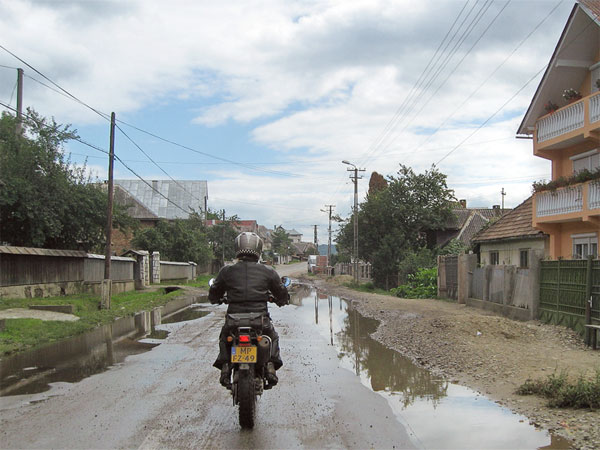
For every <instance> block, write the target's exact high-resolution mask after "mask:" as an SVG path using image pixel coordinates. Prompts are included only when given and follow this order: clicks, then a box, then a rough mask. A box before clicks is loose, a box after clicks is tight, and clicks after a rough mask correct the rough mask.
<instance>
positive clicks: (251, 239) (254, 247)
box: [235, 232, 263, 258]
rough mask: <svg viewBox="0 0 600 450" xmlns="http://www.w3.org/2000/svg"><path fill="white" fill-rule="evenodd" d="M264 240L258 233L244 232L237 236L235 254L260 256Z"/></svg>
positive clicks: (238, 255)
mask: <svg viewBox="0 0 600 450" xmlns="http://www.w3.org/2000/svg"><path fill="white" fill-rule="evenodd" d="M262 247H263V242H262V239H261V238H260V237H259V236H258V234H256V233H249V232H244V233H240V234H238V236H237V237H236V238H235V256H236V258H239V257H241V256H255V257H256V258H260V254H261V252H262Z"/></svg>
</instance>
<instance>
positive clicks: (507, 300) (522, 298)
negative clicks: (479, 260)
mask: <svg viewBox="0 0 600 450" xmlns="http://www.w3.org/2000/svg"><path fill="white" fill-rule="evenodd" d="M468 256H470V255H461V257H459V268H460V267H461V265H462V266H463V267H465V266H466V270H460V269H459V292H463V293H465V294H464V297H463V298H464V301H465V303H466V304H467V305H469V306H475V307H479V308H482V309H486V310H490V311H494V312H496V313H498V314H502V315H504V316H507V317H510V318H513V319H518V320H532V319H536V318H537V317H538V308H539V293H540V261H541V259H542V256H543V253H542V251H541V250H537V251H534V252H532V253H531V254H530V261H529V268H528V269H519V268H517V267H516V266H513V265H496V266H490V265H488V266H484V267H474V261H473V260H472V259H471V260H468V258H467V257H468Z"/></svg>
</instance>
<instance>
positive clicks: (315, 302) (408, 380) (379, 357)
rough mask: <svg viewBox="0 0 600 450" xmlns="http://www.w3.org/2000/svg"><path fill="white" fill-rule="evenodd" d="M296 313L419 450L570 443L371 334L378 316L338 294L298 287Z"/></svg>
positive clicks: (563, 445) (294, 300) (551, 446)
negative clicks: (385, 407) (377, 399)
mask: <svg viewBox="0 0 600 450" xmlns="http://www.w3.org/2000/svg"><path fill="white" fill-rule="evenodd" d="M292 304H295V305H297V306H299V308H298V309H297V312H298V316H299V317H301V318H302V320H304V321H305V322H307V323H310V324H312V326H315V327H317V328H318V330H319V333H320V334H321V335H323V336H324V337H325V338H326V339H327V342H328V343H329V345H332V346H334V347H335V349H336V350H337V352H338V358H339V360H340V365H341V366H342V367H344V368H346V369H348V370H350V371H352V372H353V373H355V374H356V376H358V377H360V380H361V382H362V384H363V385H365V386H366V387H368V388H369V389H371V390H372V391H374V392H376V393H378V394H380V395H381V396H383V397H384V398H385V399H386V400H387V402H388V404H389V405H390V407H391V409H392V410H393V411H394V414H395V415H396V417H397V418H398V420H399V421H400V422H401V423H402V424H403V425H405V426H406V428H407V431H408V432H409V433H410V434H411V437H412V439H413V441H414V443H415V445H416V446H417V447H420V448H462V449H467V448H473V449H484V448H489V449H492V448H493V449H497V448H510V449H513V448H520V449H524V448H531V449H536V448H538V449H542V448H543V449H564V448H571V446H570V444H569V442H568V441H567V440H565V439H563V438H561V437H560V436H554V435H552V434H551V433H549V432H548V431H545V430H540V429H537V428H535V427H534V426H532V425H530V424H529V423H528V420H527V418H526V417H524V416H521V415H518V414H515V413H513V412H512V411H510V410H509V409H507V408H504V407H502V406H500V405H498V404H496V403H494V402H492V401H490V400H489V399H487V398H486V397H484V396H482V395H480V394H478V393H477V392H475V391H473V390H471V389H468V388H466V387H463V386H460V385H457V384H454V383H450V382H449V381H448V380H445V379H443V378H441V377H439V376H436V375H434V374H432V373H431V372H429V371H428V370H425V369H422V368H420V367H418V366H416V365H415V364H413V363H412V361H411V360H410V359H408V358H405V357H403V356H401V355H400V354H399V353H397V352H395V351H394V350H390V349H388V348H386V347H384V346H383V345H381V344H380V343H379V342H377V341H375V340H374V339H372V338H370V337H369V336H370V334H372V333H373V332H375V330H376V329H377V326H378V321H377V320H374V319H369V318H366V317H363V316H362V315H360V314H359V313H358V311H356V310H354V309H352V308H351V307H350V306H349V304H348V303H347V302H346V301H345V300H343V299H340V298H339V297H335V296H328V295H326V294H322V293H319V292H317V291H316V290H314V289H310V288H308V287H301V288H300V290H298V291H297V292H296V293H295V294H294V295H293V297H292Z"/></svg>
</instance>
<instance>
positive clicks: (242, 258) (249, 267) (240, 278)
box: [208, 232, 289, 388]
mask: <svg viewBox="0 0 600 450" xmlns="http://www.w3.org/2000/svg"><path fill="white" fill-rule="evenodd" d="M262 246H263V243H262V240H261V239H260V237H259V236H258V235H257V234H256V233H249V232H244V233H240V234H239V235H238V236H237V237H236V238H235V253H236V258H237V259H238V262H237V263H235V264H233V265H229V266H224V267H223V268H222V269H221V270H220V271H219V274H218V275H217V277H216V279H215V281H214V282H213V284H212V286H211V287H210V290H209V292H208V299H209V301H210V302H211V303H213V304H216V303H220V302H221V301H222V298H223V295H224V294H225V293H227V303H228V304H229V306H228V308H227V313H247V312H264V313H265V314H266V315H267V317H268V325H267V326H266V327H264V328H263V334H265V335H267V336H269V337H270V338H271V341H272V350H271V360H270V361H269V362H268V363H267V366H266V368H267V374H266V377H267V381H268V383H269V384H270V385H271V386H274V385H275V384H277V382H278V378H277V374H276V371H277V370H278V369H279V368H280V367H281V366H282V365H283V362H282V361H281V356H280V354H279V336H278V335H277V333H276V332H275V328H274V327H273V322H272V321H271V318H270V316H269V312H268V308H267V302H268V300H269V294H271V295H272V296H273V298H274V300H275V303H276V304H277V306H283V305H287V304H288V303H289V294H288V291H287V288H286V287H285V286H284V285H283V284H282V282H281V279H280V278H279V275H278V274H277V272H276V271H275V270H274V269H273V268H272V267H269V266H265V265H263V264H259V262H258V261H259V259H260V254H261V252H262ZM229 335H230V330H229V327H228V326H227V321H225V324H224V325H223V328H222V329H221V334H220V335H219V356H218V357H217V360H216V361H215V363H214V364H213V366H214V367H216V368H218V369H220V370H221V377H220V382H221V384H222V385H223V386H225V387H227V388H230V387H231V371H232V368H233V367H232V364H231V362H230V355H229V348H228V345H227V336H229Z"/></svg>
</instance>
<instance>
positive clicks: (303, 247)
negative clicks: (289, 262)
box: [292, 242, 317, 258]
mask: <svg viewBox="0 0 600 450" xmlns="http://www.w3.org/2000/svg"><path fill="white" fill-rule="evenodd" d="M292 247H293V249H294V256H296V257H298V258H305V257H307V256H308V255H316V254H317V247H316V246H315V244H313V243H312V242H294V243H292Z"/></svg>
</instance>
